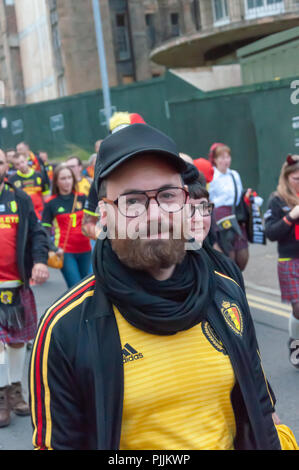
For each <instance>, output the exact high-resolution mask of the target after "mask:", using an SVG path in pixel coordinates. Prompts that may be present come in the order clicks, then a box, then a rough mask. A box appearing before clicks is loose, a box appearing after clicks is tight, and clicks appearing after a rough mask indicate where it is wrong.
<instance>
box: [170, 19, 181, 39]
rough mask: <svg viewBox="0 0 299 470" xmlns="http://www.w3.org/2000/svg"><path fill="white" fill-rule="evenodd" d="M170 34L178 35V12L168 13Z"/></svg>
mask: <svg viewBox="0 0 299 470" xmlns="http://www.w3.org/2000/svg"><path fill="white" fill-rule="evenodd" d="M170 24H171V36H179V35H180V17H179V14H178V13H171V14H170Z"/></svg>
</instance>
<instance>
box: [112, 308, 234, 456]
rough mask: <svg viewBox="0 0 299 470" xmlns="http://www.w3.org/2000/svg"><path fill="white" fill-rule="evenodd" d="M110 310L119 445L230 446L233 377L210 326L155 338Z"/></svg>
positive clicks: (168, 447)
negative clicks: (116, 349)
mask: <svg viewBox="0 0 299 470" xmlns="http://www.w3.org/2000/svg"><path fill="white" fill-rule="evenodd" d="M114 312H115V317H116V321H117V325H118V329H119V333H120V339H121V344H122V352H123V366H124V407H123V419H122V432H121V442H120V449H121V450H147V449H149V450H153V449H155V450H159V449H166V450H203V449H206V450H216V449H219V450H226V449H233V441H234V437H235V434H236V425H235V418H234V412H233V408H232V404H231V400H230V394H231V391H232V388H233V387H234V384H235V376H234V372H233V369H232V366H231V363H230V359H229V357H228V356H227V354H226V351H225V350H224V348H223V346H222V344H221V342H220V341H219V340H218V339H217V337H216V335H215V333H214V332H213V330H212V328H211V327H210V325H209V324H208V323H207V322H203V323H201V324H198V325H196V326H195V327H193V328H191V329H189V330H187V331H182V332H179V333H177V334H175V335H171V336H158V335H152V334H148V333H145V332H143V331H141V330H139V329H137V328H135V327H133V326H132V325H130V324H129V323H128V322H127V321H126V320H125V319H124V317H123V316H122V315H121V314H120V313H119V311H118V310H117V309H116V308H115V307H114Z"/></svg>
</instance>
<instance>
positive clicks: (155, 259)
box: [111, 238, 185, 271]
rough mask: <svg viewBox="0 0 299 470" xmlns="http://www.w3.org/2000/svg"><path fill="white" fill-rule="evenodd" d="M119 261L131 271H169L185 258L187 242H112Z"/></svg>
mask: <svg viewBox="0 0 299 470" xmlns="http://www.w3.org/2000/svg"><path fill="white" fill-rule="evenodd" d="M111 246H112V249H113V251H114V252H115V253H116V254H117V256H118V258H119V260H120V261H121V262H122V263H123V264H125V265H126V266H128V267H129V268H131V269H136V270H139V271H148V270H151V269H167V268H170V267H171V266H173V265H176V264H180V263H181V262H182V261H183V259H184V257H185V240H184V239H180V240H173V239H169V240H140V239H139V238H138V239H136V240H131V239H126V240H121V239H120V240H117V239H115V240H111Z"/></svg>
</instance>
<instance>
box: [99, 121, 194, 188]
mask: <svg viewBox="0 0 299 470" xmlns="http://www.w3.org/2000/svg"><path fill="white" fill-rule="evenodd" d="M144 153H154V154H159V155H161V157H162V158H165V159H168V160H169V162H170V163H171V164H173V165H174V166H175V167H176V168H177V169H178V172H179V173H183V172H184V171H186V170H187V164H186V162H185V161H184V160H183V159H182V158H181V157H180V155H179V151H178V148H177V146H176V144H175V142H174V141H173V140H172V139H171V138H170V137H168V136H167V135H165V134H164V133H163V132H161V131H159V130H158V129H155V128H154V127H151V126H149V125H147V124H132V125H130V126H128V127H125V128H124V129H121V130H119V131H118V132H116V133H115V134H111V135H109V136H108V137H106V138H105V139H104V140H103V142H102V144H101V147H100V151H99V155H98V158H97V161H96V165H95V174H94V181H95V185H96V190H97V192H98V191H99V186H100V183H101V180H103V179H105V178H106V177H107V176H108V175H109V174H110V173H112V172H113V171H114V170H115V169H116V168H117V167H118V166H119V165H121V164H122V163H124V162H126V161H127V160H129V159H130V158H132V157H135V156H137V155H142V154H144Z"/></svg>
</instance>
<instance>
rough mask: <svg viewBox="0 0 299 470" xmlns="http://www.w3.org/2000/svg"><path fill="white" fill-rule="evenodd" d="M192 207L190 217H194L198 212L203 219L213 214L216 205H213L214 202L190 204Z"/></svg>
mask: <svg viewBox="0 0 299 470" xmlns="http://www.w3.org/2000/svg"><path fill="white" fill-rule="evenodd" d="M190 206H191V213H190V217H193V216H194V215H195V212H196V211H197V210H198V212H199V215H200V216H201V217H209V216H210V215H212V213H213V210H214V207H215V204H213V203H212V202H200V203H199V204H190Z"/></svg>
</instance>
